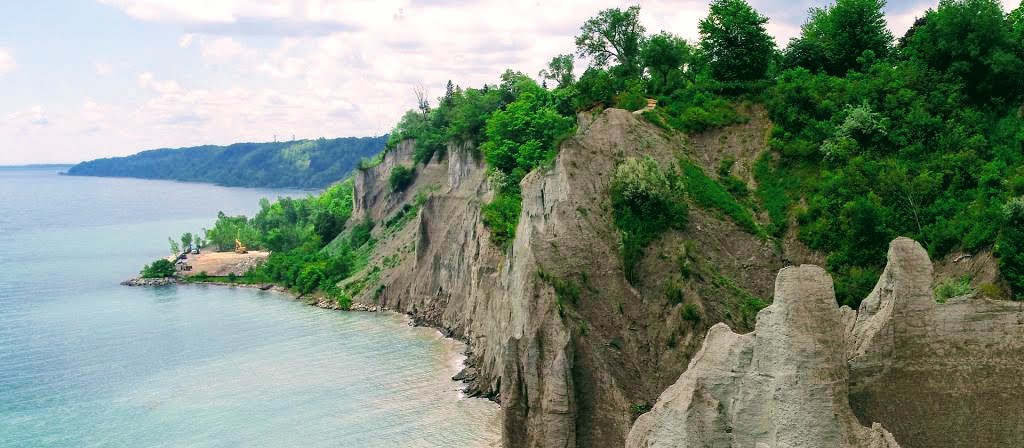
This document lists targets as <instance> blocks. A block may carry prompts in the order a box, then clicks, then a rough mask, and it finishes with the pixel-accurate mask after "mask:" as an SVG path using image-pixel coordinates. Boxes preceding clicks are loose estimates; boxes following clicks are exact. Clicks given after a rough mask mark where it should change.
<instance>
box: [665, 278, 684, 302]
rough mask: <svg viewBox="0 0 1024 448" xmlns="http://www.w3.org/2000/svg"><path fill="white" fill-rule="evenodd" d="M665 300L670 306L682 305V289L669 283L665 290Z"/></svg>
mask: <svg viewBox="0 0 1024 448" xmlns="http://www.w3.org/2000/svg"><path fill="white" fill-rule="evenodd" d="M665 298H666V299H668V303H671V304H672V305H678V304H680V303H683V299H684V297H683V288H682V287H681V286H679V284H678V283H676V282H672V283H669V285H668V287H667V288H665Z"/></svg>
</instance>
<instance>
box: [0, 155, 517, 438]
mask: <svg viewBox="0 0 1024 448" xmlns="http://www.w3.org/2000/svg"><path fill="white" fill-rule="evenodd" d="M305 194H306V193H305V192H296V191H275V190H257V189H243V188H224V187H217V186H212V185H203V184H185V183H175V182H165V181H147V180H136V179H111V178H90V177H68V176H59V175H57V171H56V170H55V169H52V168H50V169H10V168H0V447H44V446H45V447H93V446H103V447H106V446H112V447H120V446H124V447H236V446H237V447H241V446H248V447H293V446H294V447H299V446H301V447H434V446H450V447H473V446H493V445H495V444H496V443H497V440H498V438H499V436H500V435H499V430H500V428H499V422H498V407H497V406H496V405H495V404H493V403H491V402H488V401H485V400H481V399H470V398H464V397H462V396H461V395H460V393H459V392H458V387H459V384H458V383H455V382H452V381H451V380H450V377H451V376H452V375H454V374H455V373H456V372H457V370H458V367H459V366H458V364H459V363H460V359H461V358H460V357H459V356H458V352H459V350H460V349H461V346H460V345H459V344H457V343H455V342H453V341H450V340H446V339H443V338H442V337H441V336H440V335H439V334H438V332H436V331H434V330H431V329H426V328H413V327H410V326H408V325H407V323H406V321H405V319H404V318H402V317H400V316H397V315H391V314H377V313H344V312H337V311H327V310H321V309H319V308H314V307H310V306H306V305H304V304H301V303H298V302H294V301H292V300H289V299H288V298H286V297H283V296H281V295H277V294H274V293H269V292H263V291H258V290H252V289H244V288H237V289H236V288H227V287H214V286H209V287H204V286H171V287H164V288H129V287H123V286H119V285H118V283H119V282H120V281H121V280H124V279H127V278H129V277H131V276H132V275H133V274H135V273H136V272H137V271H138V270H139V268H140V267H141V266H142V265H143V264H144V263H146V262H149V261H151V260H153V259H155V258H158V257H161V256H164V255H166V254H167V253H168V252H169V249H168V244H167V241H166V240H167V236H170V235H180V234H181V233H182V232H185V231H192V232H197V231H199V230H200V229H201V228H203V227H210V226H211V225H212V224H213V219H214V218H215V216H216V214H217V211H219V210H223V211H224V212H225V213H228V214H252V213H253V212H254V211H256V210H257V209H258V207H259V206H258V200H259V198H261V197H271V198H273V197H277V196H281V195H290V196H299V195H305Z"/></svg>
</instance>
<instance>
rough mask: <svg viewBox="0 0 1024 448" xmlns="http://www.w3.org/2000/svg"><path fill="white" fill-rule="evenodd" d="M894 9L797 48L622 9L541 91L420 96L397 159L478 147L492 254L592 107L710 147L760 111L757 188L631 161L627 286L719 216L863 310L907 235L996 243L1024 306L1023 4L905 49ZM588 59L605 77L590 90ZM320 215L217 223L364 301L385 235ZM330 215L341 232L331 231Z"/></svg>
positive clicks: (836, 22)
mask: <svg viewBox="0 0 1024 448" xmlns="http://www.w3.org/2000/svg"><path fill="white" fill-rule="evenodd" d="M884 6H885V3H884V1H882V0H837V1H836V2H835V3H834V4H831V5H829V6H826V7H822V8H814V9H812V10H811V11H810V14H809V17H808V19H807V21H806V23H805V24H804V25H803V27H802V30H801V33H800V35H799V36H797V37H795V38H793V39H792V40H791V41H790V42H789V43H788V44H787V45H786V46H785V48H782V49H779V48H777V47H776V45H775V42H774V40H773V39H772V37H771V36H770V35H769V34H768V33H767V31H766V29H765V24H766V23H768V20H769V19H768V18H767V17H765V16H763V15H761V14H760V13H759V12H757V11H756V10H755V9H754V8H752V7H751V6H750V5H749V4H748V3H746V2H745V1H744V0H716V1H713V2H712V3H711V5H710V10H709V14H708V16H707V17H705V18H704V19H703V20H701V21H700V24H699V29H700V36H701V37H700V39H699V41H697V42H688V41H686V40H684V39H682V38H680V37H678V36H675V35H673V34H671V33H667V32H659V33H651V34H649V33H648V32H647V30H646V29H645V28H644V26H643V24H642V23H641V22H640V19H639V17H640V9H639V7H631V8H627V9H608V10H604V11H601V12H599V13H598V14H597V15H596V16H594V17H593V18H591V19H589V20H588V21H586V22H585V23H584V24H583V26H582V27H581V29H580V32H579V34H578V36H577V37H576V48H575V50H574V52H572V53H567V54H563V55H558V56H556V57H554V58H553V59H552V60H551V62H550V64H549V65H548V67H547V68H546V69H544V70H543V71H541V72H540V73H539V74H538V77H537V79H539V80H540V82H538V81H537V80H535V79H534V78H533V77H531V76H528V75H527V74H524V73H520V72H516V71H512V70H509V71H506V72H505V73H504V74H502V75H501V77H500V81H499V82H498V83H496V84H488V85H484V86H481V87H479V88H462V87H460V86H457V85H454V84H453V83H452V82H449V83H448V87H447V89H446V92H445V93H444V95H443V96H442V97H440V98H438V99H437V101H435V102H432V101H431V100H430V99H429V98H427V96H426V95H425V93H424V92H418V98H419V101H418V104H417V107H416V108H415V109H413V110H410V111H409V112H407V113H406V114H405V115H404V116H403V117H402V119H401V121H400V122H399V123H398V124H397V125H396V127H395V129H394V130H393V131H392V133H391V134H390V136H389V137H388V142H387V146H388V148H394V147H395V145H397V144H398V143H399V142H401V141H403V140H406V139H413V140H414V141H415V163H427V162H429V161H430V160H432V159H434V158H440V157H444V155H445V154H444V151H445V150H446V148H447V145H448V143H452V142H454V143H470V144H471V146H472V147H474V148H477V151H479V153H480V155H481V156H482V157H483V159H484V160H485V161H486V164H487V166H488V169H489V172H490V176H489V178H490V180H491V185H492V187H493V188H494V189H495V191H496V194H495V196H494V199H493V200H492V201H491V202H490V203H488V204H485V205H484V206H483V210H482V220H483V222H484V224H485V225H486V226H487V227H488V228H489V229H490V231H491V238H492V241H493V244H496V245H499V246H501V247H508V245H509V243H510V242H511V241H512V239H513V238H514V235H515V229H516V225H517V221H518V219H519V214H520V205H521V197H520V191H519V181H520V180H522V179H523V177H524V176H525V175H526V174H527V173H529V172H530V171H531V170H534V169H538V168H541V169H543V167H544V166H546V165H547V164H549V163H551V161H552V160H554V158H555V156H556V155H557V151H558V146H559V143H560V142H561V141H562V139H564V138H567V137H569V136H571V135H572V134H573V133H574V131H575V126H576V114H577V113H578V112H585V113H594V112H595V111H599V110H601V109H602V108H605V107H619V108H625V109H628V110H640V109H641V108H643V107H644V106H645V105H646V104H647V98H654V99H657V100H658V105H657V107H656V108H655V109H654V110H651V111H646V112H643V117H644V118H645V119H646V120H648V121H650V122H651V123H653V124H655V125H657V126H660V127H662V128H663V129H665V131H666V132H669V133H677V132H678V133H687V134H693V133H699V132H702V131H705V130H708V129H712V128H717V127H722V126H727V125H730V124H735V123H742V122H744V121H746V120H747V119H748V118H749V117H748V116H747V115H746V114H745V112H744V110H747V108H746V107H745V106H749V105H763V106H764V107H765V108H766V109H767V111H768V115H769V117H770V119H771V121H772V123H773V130H772V134H771V139H770V145H769V146H770V148H769V150H768V151H767V152H765V153H764V154H763V155H762V156H761V157H760V159H758V160H757V162H756V164H755V166H754V169H753V172H754V179H755V181H756V182H755V183H747V182H745V181H743V180H741V179H738V178H737V177H736V176H734V175H733V171H732V168H733V167H732V165H731V164H730V163H728V161H724V162H723V164H722V166H721V167H719V169H718V170H717V172H704V170H702V169H701V168H700V167H699V166H697V165H695V164H693V163H691V162H690V161H688V160H685V158H681V159H680V160H679V161H678V164H676V165H675V166H658V164H657V163H654V162H653V161H650V160H646V159H643V158H633V157H629V156H628V155H626V157H625V158H624V160H623V161H622V163H621V165H620V167H619V169H618V170H616V173H615V178H614V179H613V183H612V185H613V188H612V191H610V192H609V193H610V195H611V201H610V202H611V205H612V208H613V214H614V218H615V225H616V226H617V227H618V229H619V231H620V232H621V249H620V255H621V257H622V262H623V263H624V265H625V266H626V269H625V271H626V272H627V273H629V272H631V269H630V266H631V264H633V263H637V262H638V260H639V259H640V258H641V257H642V256H643V254H644V251H645V246H646V245H648V244H650V243H651V242H652V241H654V240H655V239H656V238H657V237H658V235H659V234H660V233H661V232H663V231H666V230H667V229H669V228H680V227H681V224H682V223H683V222H685V220H686V215H687V212H688V208H692V207H701V208H706V209H709V210H714V211H716V212H717V213H719V214H720V215H721V216H723V217H724V218H725V219H730V220H733V221H735V222H736V223H737V224H738V225H739V227H740V228H742V229H744V230H746V231H748V232H750V233H751V234H754V235H757V236H759V237H760V238H763V239H764V240H765V241H771V242H776V243H778V242H779V241H780V240H781V239H782V238H784V237H785V236H786V235H787V234H789V233H790V232H795V235H796V236H797V237H798V238H799V240H800V241H802V242H803V243H805V244H806V245H807V246H809V247H810V248H812V249H815V250H817V251H820V252H821V253H823V254H825V255H827V262H826V267H827V269H828V270H829V272H830V273H831V274H832V276H833V277H834V278H835V284H836V293H837V298H838V300H839V301H840V302H841V303H845V304H849V305H851V306H853V307H857V306H858V304H859V301H860V300H861V298H863V297H865V296H866V295H867V293H868V291H869V290H870V288H871V287H872V286H873V285H874V284H875V283H876V281H877V279H878V277H879V275H880V273H881V269H882V267H883V264H884V262H885V251H886V247H887V245H888V243H889V241H891V240H892V239H893V238H894V237H896V236H908V237H911V238H914V239H916V240H918V241H921V242H922V244H924V245H925V247H926V248H927V249H928V251H929V254H930V255H931V257H932V258H935V259H938V258H941V257H943V256H945V255H947V254H949V253H951V252H952V251H955V250H964V251H968V252H974V251H979V250H985V249H991V250H993V252H994V253H995V255H996V257H997V258H998V260H999V266H1000V269H1001V272H1002V276H1003V278H1004V279H1005V280H1006V284H1005V285H993V288H990V290H991V291H990V294H991V295H992V296H995V298H1011V299H1012V298H1016V299H1021V298H1024V230H1022V228H1024V199H1022V196H1024V82H1022V81H1021V80H1022V79H1024V12H1022V11H1024V10H1022V9H1021V8H1017V9H1016V10H1014V11H1012V12H1007V11H1004V10H1003V9H1002V6H1001V4H1000V3H999V2H998V1H995V0H942V1H940V2H939V4H938V5H937V6H936V7H934V8H932V9H930V10H928V11H927V12H925V13H924V14H923V16H922V17H920V18H919V19H917V21H916V22H915V23H914V25H913V26H912V27H911V28H910V29H909V30H908V31H907V32H906V33H905V35H903V36H893V35H892V34H891V33H890V32H889V31H888V29H887V26H886V22H885V16H884V14H883V12H882V10H883V8H884ZM577 56H579V57H581V58H583V59H584V60H587V61H589V64H590V65H589V66H588V67H586V68H585V69H584V70H583V71H582V73H581V75H580V76H579V77H578V78H577V77H576V74H575V72H576V70H575V67H574V64H575V62H576V61H577V60H578V59H577ZM432 103H433V104H432ZM376 160H378V161H379V160H380V159H379V158H377V159H376ZM374 163H375V162H374V161H373V160H370V161H367V162H366V163H364V164H363V167H364V168H366V167H370V166H372V165H373V164H374ZM412 168H414V167H402V168H401V169H399V170H397V171H396V172H397V173H398V174H397V175H396V174H393V175H392V179H391V184H392V186H393V188H394V189H396V190H401V189H404V188H405V187H406V186H407V185H409V183H410V182H411V181H412V177H413V176H415V170H413V169H412ZM339 188H341V187H339ZM343 188H349V187H343ZM331 196H333V197H336V198H340V196H337V195H336V194H335V193H331ZM338 200H340V199H338ZM304 201H305V202H288V203H276V204H269V203H268V204H264V207H263V211H261V212H260V215H258V216H257V218H256V219H246V218H244V217H237V218H231V217H222V218H221V220H220V221H218V228H219V227H220V226H222V225H223V226H225V228H226V229H227V228H228V227H230V229H228V230H226V234H231V235H234V234H239V233H240V234H242V235H249V236H248V238H249V239H250V240H251V241H246V243H247V244H250V245H252V246H254V247H260V246H263V247H269V248H272V249H274V251H275V252H274V255H272V256H271V259H270V262H269V263H268V265H267V267H266V268H263V269H262V270H261V272H260V273H258V274H257V273H254V274H253V275H254V276H257V277H259V278H260V279H266V280H271V281H278V282H282V283H284V284H286V285H303V286H301V287H300V288H301V289H302V290H312V289H316V288H318V287H321V288H322V289H323V290H325V291H330V292H332V293H334V294H339V297H342V296H346V294H345V292H344V291H339V290H338V289H337V288H333V285H334V284H335V283H336V282H337V280H338V279H339V278H341V277H344V276H345V275H348V273H350V272H352V270H353V267H354V266H358V265H359V262H358V261H354V260H357V259H358V258H359V255H358V254H359V253H363V252H365V251H367V250H369V249H367V247H372V244H373V239H372V238H370V237H369V236H368V235H369V232H370V230H371V229H372V228H373V227H374V226H375V225H380V224H384V223H373V222H369V221H367V222H361V223H358V225H356V226H351V225H349V226H348V228H349V229H350V230H348V231H347V232H349V233H347V234H345V236H344V237H343V238H340V239H338V240H339V241H342V242H343V244H341V246H340V247H341V250H324V249H323V248H324V247H325V246H327V244H328V243H329V242H330V240H332V239H335V237H336V235H337V233H338V232H340V229H341V228H344V227H345V226H344V221H345V220H347V218H348V216H349V214H350V210H351V201H349V202H346V203H344V204H342V203H341V202H338V203H337V210H335V211H331V212H324V211H317V210H318V209H317V206H316V204H317V202H315V201H317V199H316V198H310V199H307V200H304ZM334 202H337V201H333V200H328V201H326V202H325V203H334ZM345 207H347V209H345V210H342V208H345ZM413 208H414V207H413ZM318 213H320V214H319V215H318ZM272 216H277V217H278V218H274V219H273V220H270V219H269V218H270V217H272ZM324 216H330V218H329V219H328V221H330V222H331V224H330V226H323V225H319V226H318V224H317V222H318V220H319V219H321V218H323V217H324ZM339 223H340V224H339ZM243 228H244V229H248V230H244V231H243V230H240V229H243ZM215 231H217V228H215ZM247 232H248V233H247ZM337 257H343V258H344V259H341V260H336V258H337ZM291 264H295V265H294V266H292V267H289V265H291ZM335 271H336V272H335ZM635 280H638V279H630V281H635ZM1002 291H1008V292H1009V293H1008V294H1004V293H1003V292H1002ZM339 300H341V299H340V298H339ZM344 300H348V298H347V297H345V298H344Z"/></svg>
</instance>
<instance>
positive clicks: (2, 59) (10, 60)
mask: <svg viewBox="0 0 1024 448" xmlns="http://www.w3.org/2000/svg"><path fill="white" fill-rule="evenodd" d="M16 68H18V63H17V62H15V60H14V55H13V54H11V51H10V50H8V49H6V48H0V76H3V75H6V74H8V73H10V72H12V71H14V69H16Z"/></svg>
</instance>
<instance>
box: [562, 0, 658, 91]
mask: <svg viewBox="0 0 1024 448" xmlns="http://www.w3.org/2000/svg"><path fill="white" fill-rule="evenodd" d="M644 31H645V30H644V27H643V25H641V24H640V7H639V6H630V7H629V8H627V9H626V10H625V11H623V10H621V9H618V8H612V9H606V10H604V11H601V12H599V13H598V14H597V16H595V17H592V18H590V19H588V20H587V21H586V22H585V23H584V24H583V27H581V28H580V34H579V36H576V51H577V53H579V55H580V56H581V57H585V58H590V59H591V60H592V61H593V63H594V66H596V67H607V66H608V65H609V64H610V63H611V62H612V61H614V62H616V63H617V64H618V66H619V67H620V68H621V70H622V72H623V73H624V74H626V75H627V76H628V75H632V76H638V75H639V74H640V47H641V44H642V43H643V39H644Z"/></svg>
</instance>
